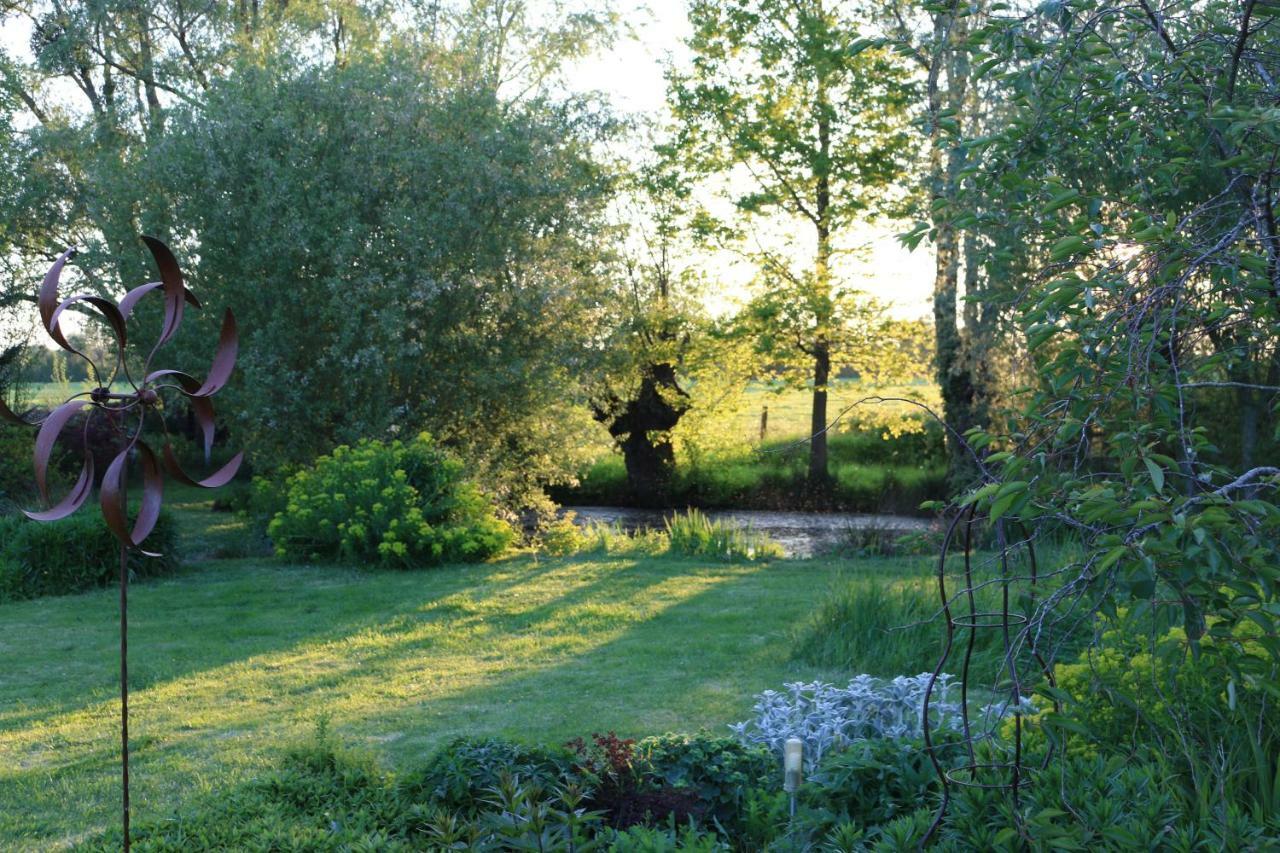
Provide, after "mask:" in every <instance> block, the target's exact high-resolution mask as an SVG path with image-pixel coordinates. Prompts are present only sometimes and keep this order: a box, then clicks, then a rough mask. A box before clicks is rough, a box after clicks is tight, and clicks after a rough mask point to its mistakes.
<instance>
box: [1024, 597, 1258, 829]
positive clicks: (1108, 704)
mask: <svg viewBox="0 0 1280 853" xmlns="http://www.w3.org/2000/svg"><path fill="white" fill-rule="evenodd" d="M1124 621H1127V615H1126V619H1125V620H1122V623H1121V624H1120V625H1118V626H1117V627H1115V628H1113V629H1111V630H1109V631H1106V632H1105V633H1104V634H1103V635H1102V637H1101V640H1100V643H1099V646H1098V648H1097V649H1092V650H1089V651H1088V652H1086V653H1085V654H1083V655H1081V657H1080V658H1079V659H1078V660H1077V661H1076V662H1074V663H1064V664H1059V665H1058V666H1057V667H1056V668H1055V675H1056V677H1057V686H1058V688H1059V689H1060V690H1062V691H1063V693H1064V694H1065V695H1066V696H1068V697H1071V699H1072V701H1071V702H1069V704H1068V706H1067V712H1068V714H1069V720H1068V721H1067V723H1066V724H1067V726H1068V728H1066V729H1065V730H1064V729H1062V728H1061V727H1060V726H1059V728H1058V729H1057V733H1058V734H1059V735H1062V734H1066V735H1068V736H1069V737H1072V738H1073V748H1074V749H1077V750H1081V751H1084V752H1087V753H1094V752H1096V753H1100V754H1103V755H1112V754H1141V755H1146V756H1149V757H1150V759H1151V760H1156V761H1159V762H1160V763H1162V764H1163V765H1164V766H1165V767H1167V768H1168V773H1169V776H1170V778H1171V779H1173V780H1177V781H1180V782H1181V783H1182V784H1183V785H1185V786H1186V791H1187V793H1188V796H1189V797H1190V798H1192V799H1196V798H1203V803H1202V804H1203V806H1204V807H1205V808H1208V807H1209V805H1210V803H1212V802H1213V801H1215V800H1217V801H1222V802H1231V803H1237V804H1242V805H1248V806H1250V807H1252V808H1255V809H1258V810H1260V811H1261V812H1263V813H1273V812H1275V811H1276V810H1277V809H1280V788H1278V785H1280V762H1278V759H1277V756H1278V755H1280V734H1278V733H1280V706H1278V705H1277V703H1276V697H1275V692H1274V689H1273V688H1272V685H1273V684H1274V676H1271V677H1267V678H1266V679H1265V680H1259V679H1258V678H1257V677H1256V676H1254V675H1252V674H1250V673H1248V672H1236V673H1235V674H1229V675H1227V676H1226V678H1225V679H1224V674H1223V672H1222V668H1223V657H1224V655H1228V656H1229V655H1230V654H1231V652H1230V651H1229V649H1230V647H1232V646H1235V647H1238V653H1239V654H1243V655H1248V656H1250V657H1254V658H1262V657H1265V654H1266V653H1265V651H1264V649H1263V648H1262V647H1261V644H1260V642H1259V640H1260V639H1261V634H1260V631H1259V630H1258V628H1257V626H1256V625H1255V624H1254V623H1252V622H1249V623H1245V624H1244V625H1242V626H1240V627H1239V628H1238V629H1237V631H1238V633H1237V635H1235V636H1233V637H1223V636H1219V635H1215V634H1211V635H1210V636H1209V637H1207V638H1206V639H1205V640H1204V641H1202V642H1201V643H1200V644H1199V645H1198V646H1197V647H1196V648H1194V649H1193V648H1191V647H1190V646H1189V645H1188V643H1187V638H1186V634H1185V632H1184V630H1183V629H1182V628H1178V627H1174V628H1170V629H1168V630H1167V631H1165V632H1162V633H1160V634H1159V635H1158V636H1156V637H1154V638H1152V637H1150V636H1144V635H1143V634H1141V633H1135V630H1134V629H1135V627H1137V628H1141V627H1142V626H1141V625H1140V624H1139V625H1137V626H1135V625H1133V624H1132V623H1130V624H1127V625H1126V624H1124ZM1167 621H1171V620H1167ZM1040 704H1041V706H1042V707H1044V708H1046V709H1047V707H1048V702H1047V700H1041V703H1040ZM1037 719H1038V720H1041V721H1043V722H1044V723H1045V724H1046V725H1053V724H1055V723H1061V722H1062V721H1061V720H1060V719H1057V718H1055V717H1054V716H1053V715H1052V714H1051V713H1049V712H1048V711H1047V710H1046V711H1045V712H1043V713H1042V715H1041V716H1040V717H1039V718H1037Z"/></svg>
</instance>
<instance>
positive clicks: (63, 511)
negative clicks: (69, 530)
mask: <svg viewBox="0 0 1280 853" xmlns="http://www.w3.org/2000/svg"><path fill="white" fill-rule="evenodd" d="M92 491H93V455H92V454H86V455H85V458H84V465H83V466H81V468H80V479H78V480H76V484H75V485H74V486H72V487H71V491H69V492H67V496H66V497H64V498H63V499H62V500H60V501H58V503H57V505H56V506H54V507H51V508H50V509H47V510H44V511H43V512H29V511H27V510H25V509H24V510H23V511H22V514H23V515H25V516H26V517H27V518H29V519H31V520H32V521H57V520H59V519H62V518H66V517H67V516H69V515H71V514H72V513H74V512H75V511H76V510H78V509H79V508H80V507H82V506H84V502H85V500H87V499H88V497H89V494H90V493H91V492H92Z"/></svg>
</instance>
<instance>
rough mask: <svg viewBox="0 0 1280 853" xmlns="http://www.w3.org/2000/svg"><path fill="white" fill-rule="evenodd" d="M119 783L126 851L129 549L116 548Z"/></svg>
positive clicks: (127, 827)
mask: <svg viewBox="0 0 1280 853" xmlns="http://www.w3.org/2000/svg"><path fill="white" fill-rule="evenodd" d="M120 783H121V789H122V791H123V801H122V806H123V817H124V849H125V851H128V850H129V549H128V548H127V547H125V545H124V544H123V543H121V545H120Z"/></svg>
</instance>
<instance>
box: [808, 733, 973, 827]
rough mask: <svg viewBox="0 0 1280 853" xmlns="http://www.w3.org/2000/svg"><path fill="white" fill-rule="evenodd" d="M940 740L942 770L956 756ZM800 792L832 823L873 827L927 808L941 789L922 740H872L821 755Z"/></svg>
mask: <svg viewBox="0 0 1280 853" xmlns="http://www.w3.org/2000/svg"><path fill="white" fill-rule="evenodd" d="M944 739H946V736H945V735H944ZM946 742H947V748H946V749H943V750H941V751H940V758H941V760H942V761H943V762H944V766H947V764H948V763H949V762H950V761H951V759H953V758H954V757H958V756H959V755H960V753H961V744H960V743H959V742H958V741H957V740H955V739H954V738H950V739H946ZM939 745H940V744H939V743H938V742H937V741H935V748H937V747H938V746H939ZM957 763H958V762H957ZM801 790H802V791H803V795H804V797H805V801H806V803H808V804H809V805H810V806H811V807H814V806H820V807H822V808H825V809H827V810H829V811H830V812H831V813H832V814H833V815H834V816H835V821H836V822H837V823H839V822H842V821H850V822H852V823H854V824H856V825H858V826H875V825H877V824H882V823H887V822H889V821H891V820H893V819H894V818H897V817H899V816H900V815H902V814H904V813H908V812H911V811H914V810H915V809H917V808H919V807H920V806H922V805H926V804H931V803H932V802H933V799H934V795H935V794H936V793H937V792H938V791H939V790H941V785H940V783H939V781H938V775H937V773H936V772H935V771H934V768H933V764H932V762H930V761H929V755H928V753H927V752H925V746H924V742H923V741H922V740H920V739H918V738H912V739H905V738H904V739H894V738H875V739H870V740H861V741H856V742H854V743H851V744H849V745H848V746H847V747H846V748H844V749H840V750H837V751H834V752H832V753H830V754H829V755H827V756H826V757H825V758H824V760H823V762H822V764H821V766H820V767H819V768H818V769H817V771H816V772H815V773H814V775H813V776H812V777H811V778H810V779H809V780H807V784H806V785H805V786H804V787H802V789H801Z"/></svg>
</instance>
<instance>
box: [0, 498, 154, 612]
mask: <svg viewBox="0 0 1280 853" xmlns="http://www.w3.org/2000/svg"><path fill="white" fill-rule="evenodd" d="M147 549H148V550H150V551H154V552H156V553H158V554H160V556H159V557H147V556H145V555H143V554H142V553H141V552H140V551H138V550H137V549H132V550H131V551H130V552H129V575H130V577H132V578H147V577H155V576H159V575H164V574H168V573H170V572H172V571H173V570H174V569H175V568H177V566H178V564H179V553H178V552H179V548H178V530H177V525H176V524H175V522H174V518H173V515H172V514H171V513H169V512H168V511H162V512H161V513H160V518H159V519H158V520H157V522H156V527H155V530H154V531H153V532H152V533H151V535H150V536H149V537H148V538H147ZM119 575H120V545H119V542H118V541H117V540H116V538H115V537H114V536H112V535H111V532H110V531H109V530H108V529H107V526H106V524H105V523H104V522H103V520H102V517H101V516H100V515H98V514H97V513H96V512H93V511H91V510H89V511H82V512H80V513H77V514H76V515H73V516H71V517H70V518H64V519H62V520H60V521H51V522H38V521H31V520H29V519H27V518H24V517H22V516H4V517H0V601H4V600H15V599H22V598H36V597H39V596H42V595H66V594H68V593H72V592H81V591H83V590H86V589H93V588H94V587H98V586H105V585H108V584H111V583H113V582H115V581H116V579H117V578H118V577H119Z"/></svg>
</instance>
